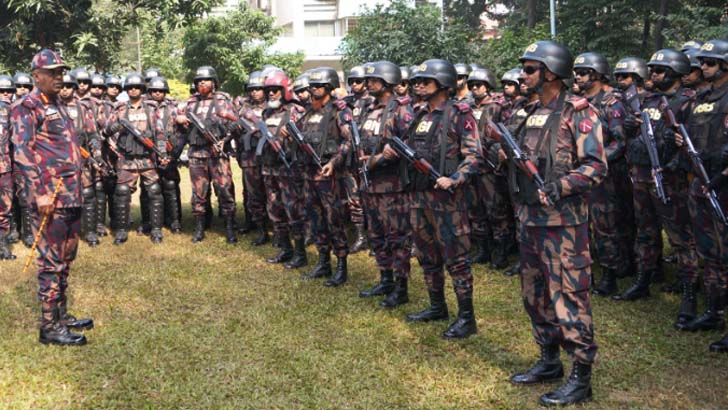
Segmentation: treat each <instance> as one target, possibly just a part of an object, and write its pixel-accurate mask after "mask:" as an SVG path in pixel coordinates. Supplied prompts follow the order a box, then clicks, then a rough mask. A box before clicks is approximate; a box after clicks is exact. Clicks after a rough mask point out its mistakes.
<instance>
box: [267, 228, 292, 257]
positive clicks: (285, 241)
mask: <svg viewBox="0 0 728 410" xmlns="http://www.w3.org/2000/svg"><path fill="white" fill-rule="evenodd" d="M280 237H281V248H280V249H281V250H280V251H279V252H278V255H276V256H274V257H272V258H268V259H266V262H268V263H283V262H288V261H289V260H291V258H292V257H293V245H291V239H290V238H289V237H288V234H281V235H280Z"/></svg>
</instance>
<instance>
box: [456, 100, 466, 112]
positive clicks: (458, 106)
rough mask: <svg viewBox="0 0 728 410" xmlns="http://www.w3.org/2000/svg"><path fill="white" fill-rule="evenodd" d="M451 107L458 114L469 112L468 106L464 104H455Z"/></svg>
mask: <svg viewBox="0 0 728 410" xmlns="http://www.w3.org/2000/svg"><path fill="white" fill-rule="evenodd" d="M453 107H455V108H457V110H458V111H460V112H468V111H470V104H468V103H464V102H456V103H455V104H453Z"/></svg>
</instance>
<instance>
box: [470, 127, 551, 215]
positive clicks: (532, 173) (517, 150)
mask: <svg viewBox="0 0 728 410" xmlns="http://www.w3.org/2000/svg"><path fill="white" fill-rule="evenodd" d="M485 133H486V134H488V136H489V137H490V138H493V139H494V140H496V141H498V142H500V143H501V144H505V145H506V146H508V150H509V151H510V153H511V160H513V162H514V163H515V164H516V166H517V167H518V168H519V169H520V170H521V171H523V173H524V174H526V176H527V177H528V178H529V179H530V180H531V181H533V183H534V184H536V188H538V189H540V190H541V191H543V190H544V186H545V182H544V180H543V178H542V177H541V174H539V173H538V168H536V164H534V163H533V161H531V160H530V159H528V157H526V154H524V153H523V150H521V147H519V146H518V144H517V143H516V140H514V139H513V136H512V135H511V132H510V131H508V128H506V126H505V125H503V123H500V122H499V123H495V122H493V121H491V120H488V121H487V122H486V123H485ZM546 198H547V200H548V202H549V204H550V205H553V202H552V201H551V199H550V198H548V196H547V197H546Z"/></svg>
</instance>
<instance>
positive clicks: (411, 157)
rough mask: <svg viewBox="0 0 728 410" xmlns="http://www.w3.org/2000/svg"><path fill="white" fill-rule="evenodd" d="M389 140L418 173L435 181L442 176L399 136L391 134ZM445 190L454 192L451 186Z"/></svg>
mask: <svg viewBox="0 0 728 410" xmlns="http://www.w3.org/2000/svg"><path fill="white" fill-rule="evenodd" d="M389 141H390V146H391V147H392V148H393V149H394V150H395V151H397V153H398V154H399V155H400V156H402V157H404V159H406V160H407V162H409V163H410V164H412V165H413V166H414V167H415V169H416V170H417V171H418V172H419V173H421V174H423V175H426V176H428V177H430V179H431V180H433V181H435V182H437V180H438V179H439V178H440V177H442V174H440V173H439V172H438V171H437V170H436V169H435V167H433V166H432V164H430V163H429V162H428V161H427V160H426V159H424V158H422V157H421V156H419V155H418V154H417V152H416V151H415V150H414V149H412V147H410V146H409V145H407V144H405V142H404V141H402V140H401V139H399V137H396V136H392V137H391V138H390V139H389ZM447 191H448V192H449V193H451V194H454V193H455V191H454V190H453V189H452V188H448V189H447Z"/></svg>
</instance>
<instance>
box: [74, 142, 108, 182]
mask: <svg viewBox="0 0 728 410" xmlns="http://www.w3.org/2000/svg"><path fill="white" fill-rule="evenodd" d="M78 148H79V149H80V151H81V158H83V159H85V160H86V161H88V163H89V164H91V166H92V167H93V168H94V169H95V170H97V171H99V173H100V174H101V176H105V177H113V176H116V171H114V168H112V167H111V166H110V165H109V164H107V163H106V161H104V160H97V159H96V158H94V157H93V156H92V155H91V153H90V152H88V151H87V150H86V148H84V147H78Z"/></svg>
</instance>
